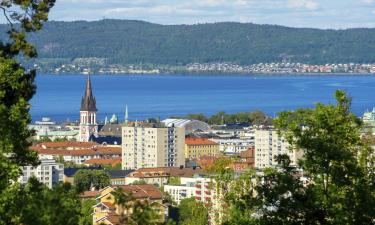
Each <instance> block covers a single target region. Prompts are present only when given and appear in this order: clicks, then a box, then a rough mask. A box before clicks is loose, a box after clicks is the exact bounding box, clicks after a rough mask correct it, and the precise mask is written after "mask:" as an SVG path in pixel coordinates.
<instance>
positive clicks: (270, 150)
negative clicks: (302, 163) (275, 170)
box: [255, 128, 302, 168]
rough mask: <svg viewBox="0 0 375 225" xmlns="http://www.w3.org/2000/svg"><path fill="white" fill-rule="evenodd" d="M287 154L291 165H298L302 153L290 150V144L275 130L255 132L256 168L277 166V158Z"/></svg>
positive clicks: (266, 129)
mask: <svg viewBox="0 0 375 225" xmlns="http://www.w3.org/2000/svg"><path fill="white" fill-rule="evenodd" d="M281 154H287V155H289V157H290V159H291V165H297V162H298V159H300V158H301V157H302V151H295V150H293V151H292V150H291V149H290V145H289V143H288V142H287V141H286V140H285V139H284V138H283V137H280V135H279V134H278V133H277V131H276V130H275V129H273V128H259V129H256V130H255V167H256V168H267V167H274V166H277V165H278V164H277V162H276V160H275V156H277V155H281Z"/></svg>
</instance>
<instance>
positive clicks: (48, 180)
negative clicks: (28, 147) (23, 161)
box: [19, 159, 64, 188]
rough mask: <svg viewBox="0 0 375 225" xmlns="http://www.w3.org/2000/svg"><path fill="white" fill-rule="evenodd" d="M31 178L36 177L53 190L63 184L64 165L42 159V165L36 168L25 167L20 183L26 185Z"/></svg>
mask: <svg viewBox="0 0 375 225" xmlns="http://www.w3.org/2000/svg"><path fill="white" fill-rule="evenodd" d="M31 177H35V178H36V179H38V181H39V182H41V183H43V184H45V185H46V186H47V187H49V188H53V187H54V186H55V185H56V184H58V183H60V182H63V178H64V165H63V164H60V163H56V161H55V160H50V159H42V160H41V163H40V165H38V166H36V167H35V166H23V167H22V175H21V177H20V178H19V182H20V183H21V184H26V183H27V181H28V180H29V179H30V178H31Z"/></svg>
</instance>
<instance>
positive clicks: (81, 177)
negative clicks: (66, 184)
mask: <svg viewBox="0 0 375 225" xmlns="http://www.w3.org/2000/svg"><path fill="white" fill-rule="evenodd" d="M110 184H111V180H110V177H109V175H108V174H107V173H106V172H105V171H103V170H86V169H82V170H78V172H77V173H76V174H74V185H75V187H76V189H77V191H78V192H83V191H88V190H90V189H91V188H95V189H96V190H99V189H101V188H104V187H107V186H109V185H110Z"/></svg>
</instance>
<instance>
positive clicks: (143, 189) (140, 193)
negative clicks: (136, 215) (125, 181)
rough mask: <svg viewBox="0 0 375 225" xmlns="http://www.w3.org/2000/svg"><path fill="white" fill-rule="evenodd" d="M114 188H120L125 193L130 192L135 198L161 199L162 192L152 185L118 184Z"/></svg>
mask: <svg viewBox="0 0 375 225" xmlns="http://www.w3.org/2000/svg"><path fill="white" fill-rule="evenodd" d="M115 188H121V189H122V190H124V191H125V192H127V193H131V194H132V195H133V197H135V198H150V199H162V198H163V193H162V192H161V191H160V190H159V189H158V188H157V187H155V186H154V185H151V184H140V185H119V186H115Z"/></svg>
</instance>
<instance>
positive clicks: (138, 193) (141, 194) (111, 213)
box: [92, 184, 168, 225]
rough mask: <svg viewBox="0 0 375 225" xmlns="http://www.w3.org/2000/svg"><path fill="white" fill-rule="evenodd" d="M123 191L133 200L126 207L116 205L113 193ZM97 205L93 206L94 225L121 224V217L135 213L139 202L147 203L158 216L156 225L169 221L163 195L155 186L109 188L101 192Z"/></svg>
mask: <svg viewBox="0 0 375 225" xmlns="http://www.w3.org/2000/svg"><path fill="white" fill-rule="evenodd" d="M118 188H120V189H122V191H123V192H125V193H127V194H130V195H131V197H132V199H131V200H130V201H129V202H127V203H126V207H123V206H120V205H118V204H116V200H115V197H114V196H113V194H112V192H113V191H115V190H116V189H118ZM96 201H97V204H96V205H95V206H93V213H92V215H93V218H92V219H93V223H92V224H94V225H99V224H107V225H115V224H116V225H117V224H123V223H121V217H123V216H129V215H131V214H132V213H133V212H134V207H136V205H137V201H140V202H143V203H145V202H147V203H148V204H150V206H151V207H152V208H153V209H154V210H155V212H156V213H157V215H158V218H156V221H155V222H156V223H158V224H159V223H160V224H163V223H164V222H166V220H167V219H168V207H167V206H166V205H164V204H163V193H162V192H161V191H160V190H159V189H158V188H156V187H155V186H153V185H149V184H144V185H119V186H109V187H106V188H104V189H102V190H101V191H100V194H99V197H97V198H96Z"/></svg>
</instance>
